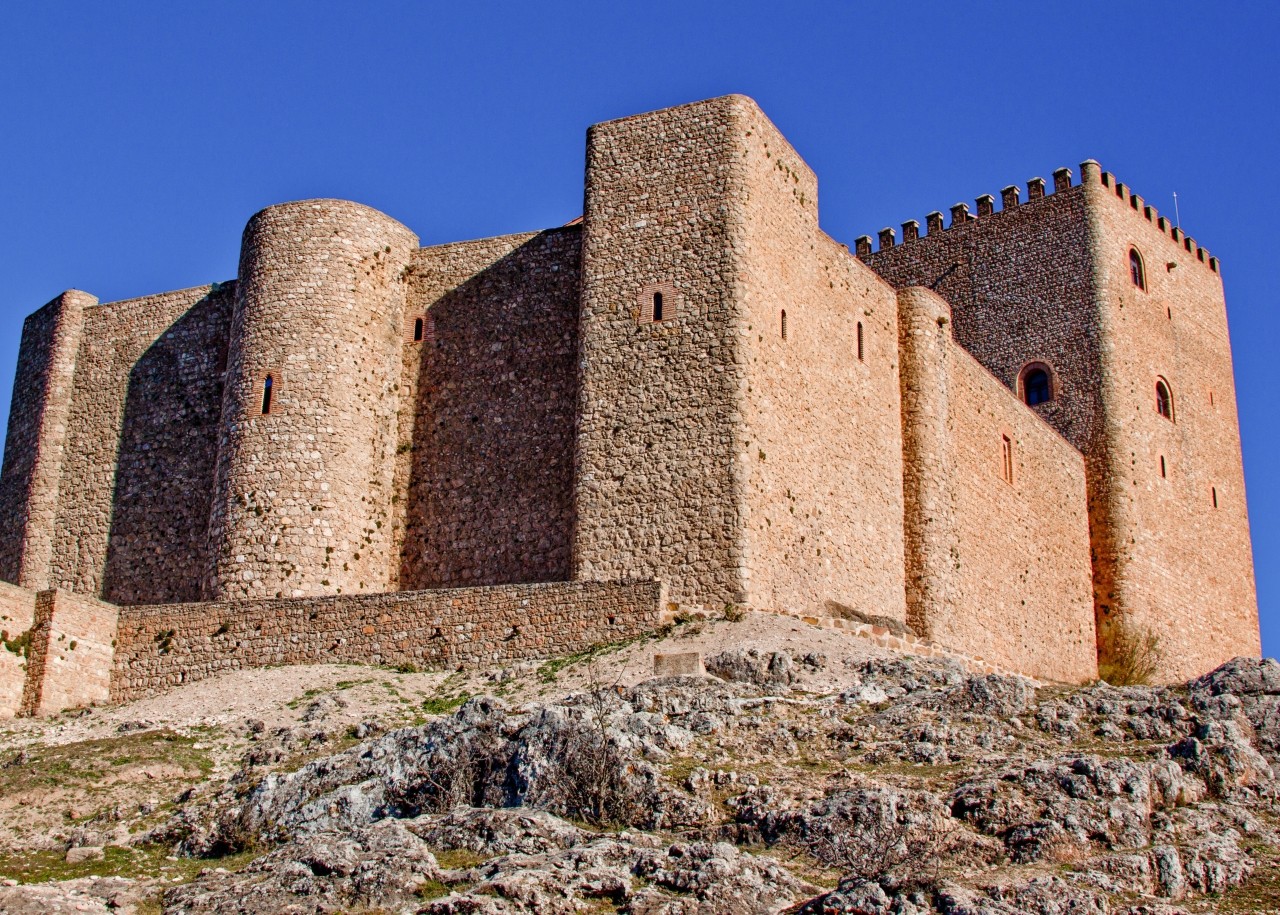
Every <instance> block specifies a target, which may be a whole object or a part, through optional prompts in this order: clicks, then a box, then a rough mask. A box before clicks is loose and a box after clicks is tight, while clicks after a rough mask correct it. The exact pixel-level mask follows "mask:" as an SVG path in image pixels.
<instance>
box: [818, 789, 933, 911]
mask: <svg viewBox="0 0 1280 915" xmlns="http://www.w3.org/2000/svg"><path fill="white" fill-rule="evenodd" d="M833 800H834V799H833ZM904 801H906V799H905V798H903V797H901V796H898V795H894V794H892V793H888V792H882V791H857V792H854V793H853V794H851V795H848V796H846V797H844V798H841V799H839V802H838V803H834V804H832V807H831V808H829V810H828V811H827V812H826V813H825V814H824V815H823V816H822V817H821V819H820V821H818V822H814V823H813V824H811V828H809V829H807V830H806V831H805V832H804V833H803V834H802V835H801V836H800V837H799V839H798V840H797V842H796V844H798V845H799V846H800V847H801V848H802V849H803V850H804V851H806V852H808V853H809V854H810V855H812V856H813V857H814V858H816V859H817V860H818V861H820V862H822V863H823V864H825V865H826V866H828V867H830V868H833V869H835V870H838V871H840V873H841V875H842V878H843V879H844V880H847V881H851V882H854V883H863V882H868V881H870V882H877V883H883V884H888V885H896V886H899V887H907V886H916V885H923V884H926V883H929V882H930V881H936V879H937V876H938V869H939V867H940V866H941V863H942V861H943V860H944V858H945V857H946V854H947V852H948V851H951V850H953V848H954V846H955V845H956V843H957V840H958V835H959V830H958V828H957V826H956V824H955V823H953V822H951V821H950V820H948V819H946V818H945V817H941V816H938V815H937V814H936V813H934V812H932V811H929V810H922V809H913V805H911V804H910V803H909V802H906V803H904Z"/></svg>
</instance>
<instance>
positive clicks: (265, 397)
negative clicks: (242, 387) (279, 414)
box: [262, 375, 276, 416]
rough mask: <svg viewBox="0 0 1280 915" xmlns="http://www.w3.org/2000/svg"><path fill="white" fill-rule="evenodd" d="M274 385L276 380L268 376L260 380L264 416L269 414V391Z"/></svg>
mask: <svg viewBox="0 0 1280 915" xmlns="http://www.w3.org/2000/svg"><path fill="white" fill-rule="evenodd" d="M275 385H276V380H275V379H274V378H273V377H271V376H270V375H268V376H267V377H266V378H264V379H263V380H262V415H263V416H266V415H267V414H268V413H270V412H271V389H272V388H274V387H275Z"/></svg>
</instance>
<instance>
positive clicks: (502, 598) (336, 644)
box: [111, 581, 665, 702]
mask: <svg viewBox="0 0 1280 915" xmlns="http://www.w3.org/2000/svg"><path fill="white" fill-rule="evenodd" d="M664 597H665V595H664V589H663V586H662V584H661V582H657V581H638V582H586V581H584V582H557V583H552V584H530V585H499V586H496V587H489V588H458V589H447V590H431V591H401V592H397V593H389V594H373V595H359V596H357V595H350V596H348V595H341V596H337V597H314V598H297V599H282V600H262V601H236V602H213V603H199V604H167V605H158V606H150V607H122V608H120V616H119V620H118V624H117V632H116V650H115V662H114V665H113V667H112V671H111V701H113V702H124V701H128V700H130V699H137V698H139V697H142V696H150V695H154V694H155V693H157V692H160V691H162V690H165V689H168V688H171V687H174V686H177V685H179V684H182V683H190V682H193V681H196V680H202V679H204V678H205V677H209V676H213V675H215V674H219V673H222V672H223V671H227V670H240V669H245V668H252V667H267V666H272V665H279V664H323V663H357V664H388V665H396V666H398V665H401V664H412V665H414V666H416V667H419V668H440V667H445V668H454V667H480V666H484V665H492V664H502V663H505V662H509V661H516V660H520V659H524V658H542V657H552V656H555V655H564V654H570V653H573V652H575V651H580V650H582V649H584V648H587V647H590V646H591V645H595V644H598V643H601V642H612V641H617V640H620V639H627V638H631V637H633V636H637V635H640V634H642V633H644V632H646V631H648V630H651V629H653V628H655V627H656V626H658V625H659V622H660V616H661V613H662V609H663V606H664Z"/></svg>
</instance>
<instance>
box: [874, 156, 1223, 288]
mask: <svg viewBox="0 0 1280 915" xmlns="http://www.w3.org/2000/svg"><path fill="white" fill-rule="evenodd" d="M1080 175H1081V180H1080V181H1079V182H1077V183H1075V184H1074V185H1073V184H1072V172H1071V169H1069V168H1065V167H1064V168H1059V169H1056V170H1054V172H1053V190H1052V192H1049V191H1048V189H1047V185H1046V182H1045V180H1044V179H1043V178H1038V177H1037V178H1031V179H1030V180H1028V181H1027V200H1026V202H1025V203H1023V202H1022V201H1021V200H1020V197H1021V190H1020V188H1019V187H1018V185H1016V184H1010V185H1008V186H1007V187H1004V188H1002V189H1001V190H1000V209H999V210H997V209H996V205H995V203H996V201H995V197H994V196H992V195H991V194H983V195H982V196H980V197H978V198H976V199H975V201H974V202H975V203H976V204H977V207H978V212H977V214H976V215H975V214H973V213H971V212H970V211H969V205H968V204H967V203H964V202H960V203H956V204H954V205H952V206H951V207H950V212H951V221H950V224H949V225H945V221H946V217H945V216H944V215H943V214H942V213H941V212H940V211H938V210H934V211H933V212H931V213H929V214H928V215H926V216H925V228H926V233H925V234H921V232H920V223H919V222H917V221H916V220H914V219H909V220H907V221H906V222H904V223H902V244H909V243H911V242H913V241H918V240H920V239H922V238H929V237H930V236H936V235H938V234H940V233H942V232H949V231H951V230H952V229H955V228H958V227H961V226H965V225H968V224H969V223H972V222H975V221H977V220H979V219H985V218H987V217H990V216H999V215H1000V214H1001V213H1005V212H1008V211H1010V210H1014V209H1017V208H1019V207H1023V206H1033V205H1035V204H1038V203H1040V202H1041V201H1044V200H1048V199H1052V198H1053V197H1056V196H1057V195H1058V194H1061V193H1063V192H1064V191H1069V190H1070V189H1071V188H1072V187H1082V186H1083V185H1085V184H1087V183H1090V182H1095V181H1096V182H1097V183H1099V184H1101V185H1102V186H1103V187H1105V188H1108V189H1110V190H1111V191H1112V192H1113V193H1115V195H1116V197H1117V198H1119V200H1120V201H1121V202H1123V203H1127V204H1128V205H1129V206H1130V207H1131V208H1132V209H1133V211H1134V212H1135V213H1136V214H1138V215H1139V216H1141V217H1143V218H1144V219H1145V220H1146V221H1147V222H1148V223H1150V224H1151V226H1152V227H1153V228H1155V229H1156V230H1157V231H1159V232H1160V233H1161V234H1162V235H1164V236H1165V238H1166V239H1168V240H1169V241H1170V242H1172V243H1173V244H1175V245H1178V246H1179V247H1180V248H1182V249H1183V250H1184V251H1186V253H1188V254H1191V255H1193V256H1194V257H1195V259H1196V260H1198V261H1199V262H1200V263H1202V264H1204V265H1205V266H1207V267H1208V268H1209V269H1210V270H1212V271H1213V272H1214V273H1218V272H1219V265H1218V259H1217V258H1216V257H1213V256H1212V255H1210V254H1209V251H1208V249H1207V248H1204V247H1202V246H1201V245H1199V244H1197V243H1196V241H1195V239H1193V238H1191V237H1190V236H1188V235H1187V234H1186V233H1184V232H1183V231H1182V229H1181V228H1179V227H1178V226H1176V225H1174V224H1173V223H1172V222H1171V221H1170V220H1168V219H1166V218H1165V217H1164V216H1161V215H1160V214H1159V213H1158V212H1157V211H1156V208H1155V207H1153V206H1151V205H1149V204H1147V203H1145V202H1144V201H1143V199H1142V198H1141V197H1140V196H1138V195H1137V194H1135V193H1133V191H1132V190H1131V189H1130V188H1129V187H1128V186H1126V185H1125V184H1123V183H1122V182H1120V181H1118V180H1116V177H1115V176H1114V175H1112V174H1111V173H1110V172H1105V171H1102V168H1101V166H1100V165H1098V163H1097V162H1096V161H1094V160H1093V159H1086V160H1085V161H1084V162H1082V163H1081V164H1080ZM876 236H877V239H878V242H879V244H878V247H877V248H875V249H874V251H873V249H872V245H871V236H870V235H860V236H858V238H857V239H856V240H855V241H854V253H855V254H857V255H858V257H867V256H870V255H871V254H872V253H875V252H879V251H886V250H888V249H890V248H893V247H896V246H897V245H898V233H897V231H896V230H895V229H893V228H892V227H890V226H886V227H885V228H883V229H881V230H880V231H879V232H877V233H876Z"/></svg>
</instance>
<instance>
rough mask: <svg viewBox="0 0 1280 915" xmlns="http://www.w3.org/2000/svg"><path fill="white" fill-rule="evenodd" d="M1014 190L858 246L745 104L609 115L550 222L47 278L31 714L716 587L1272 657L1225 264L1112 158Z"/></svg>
mask: <svg viewBox="0 0 1280 915" xmlns="http://www.w3.org/2000/svg"><path fill="white" fill-rule="evenodd" d="M1001 197H1002V201H1001V207H1000V208H999V210H997V209H996V206H995V200H994V198H993V197H991V196H983V197H980V198H978V200H977V213H976V216H975V215H973V214H971V213H970V212H969V209H968V207H967V206H966V205H964V204H959V205H957V206H955V207H952V208H951V214H950V224H949V225H944V217H943V216H942V214H941V213H932V214H930V215H929V216H928V219H927V227H926V228H927V231H926V232H925V233H924V234H922V233H921V230H920V227H919V225H918V224H917V223H916V222H914V221H912V222H908V223H905V224H904V225H903V227H902V229H903V238H902V241H901V243H898V240H897V238H896V233H895V232H894V231H893V230H892V229H885V230H883V231H882V232H880V234H879V245H878V249H877V250H873V249H872V244H871V240H870V238H867V237H863V238H860V239H858V240H857V244H856V246H855V250H854V251H853V252H850V251H849V250H848V248H847V247H846V246H844V245H841V244H839V243H837V242H836V241H834V240H832V239H831V238H830V237H828V236H827V235H826V234H824V233H823V231H822V230H821V229H820V228H819V225H818V209H817V180H816V178H815V176H814V174H813V172H812V171H811V170H810V168H809V167H808V166H807V165H806V164H805V162H804V161H803V160H802V159H801V158H800V156H799V155H797V154H796V152H795V150H793V149H792V148H791V146H790V145H789V144H788V143H787V141H786V140H785V139H784V138H783V137H782V135H781V134H780V133H779V132H778V131H777V129H776V128H775V127H774V126H773V125H772V124H771V123H770V122H769V121H768V119H767V118H766V117H765V116H764V115H763V113H762V112H761V111H760V110H759V108H758V107H757V106H756V105H755V104H754V103H753V102H752V101H751V100H749V99H747V98H744V97H741V96H728V97H724V98H718V99H712V100H709V101H704V102H699V103H696V104H691V105H685V106H682V107H677V108H671V109H666V110H661V111H656V112H652V113H648V114H642V115H637V116H634V117H629V118H623V119H621V120H616V121H610V122H607V123H603V124H597V125H595V126H594V127H592V128H591V129H590V130H589V132H588V137H587V162H586V188H585V204H584V207H585V208H584V213H583V217H582V218H581V220H575V221H574V222H573V223H571V224H569V225H567V226H563V227H560V228H556V229H550V230H547V231H543V232H534V233H527V234H521V235H512V236H504V237H498V238H489V239H483V240H479V241H470V242H459V243H456V244H446V245H440V246H436V247H427V248H423V247H419V245H418V239H417V237H416V236H415V235H414V234H413V232H412V231H410V230H409V229H408V228H406V227H405V226H403V225H401V224H400V223H398V222H396V221H395V220H394V219H391V218H390V217H388V216H385V215H383V214H382V213H379V212H377V211H375V210H372V209H369V208H367V207H364V206H361V205H358V204H355V203H350V202H346V201H338V200H308V201H300V202H295V203H285V204H280V205H278V206H272V207H268V208H267V209H265V210H263V211H261V212H260V213H258V214H257V215H256V216H254V217H253V218H252V219H251V220H250V221H249V224H248V226H247V228H246V229H245V232H244V238H243V243H242V248H241V257H240V268H239V275H238V277H237V278H236V279H235V280H234V281H230V282H226V283H215V284H213V285H212V286H201V287H198V288H195V289H187V290H181V291H178V292H168V293H162V294H158V295H152V296H146V297H144V298H140V299H133V300H129V301H122V302H113V303H103V304H99V303H98V302H97V300H96V299H95V298H93V297H92V296H90V295H88V294H86V293H84V292H78V291H69V292H65V293H63V294H62V295H60V296H58V297H57V298H56V299H54V300H53V301H52V302H50V303H49V304H48V305H46V306H44V307H43V308H41V309H40V310H38V311H37V312H35V313H34V314H33V315H31V316H30V317H29V318H28V319H27V321H26V324H25V326H24V330H23V337H22V348H21V354H20V358H19V365H18V371H17V379H16V383H15V387H14V395H13V406H12V411H11V414H10V420H9V429H8V438H7V441H6V446H5V452H4V468H3V475H2V476H0V578H3V579H4V580H6V581H7V582H11V583H12V584H13V585H14V586H16V587H6V588H5V589H4V592H3V594H0V624H4V625H5V626H7V628H8V631H9V635H8V638H9V640H10V641H12V639H13V638H14V633H18V632H23V631H27V632H29V633H30V634H31V636H32V638H33V641H32V649H31V652H30V654H31V657H30V659H29V661H28V663H27V669H26V670H25V673H23V674H22V675H21V676H22V678H23V679H22V680H21V681H19V680H18V677H19V674H17V673H13V674H11V676H10V681H11V687H10V689H9V693H10V696H11V699H10V705H11V706H14V707H18V706H22V707H24V708H25V709H26V710H28V711H40V710H42V709H43V710H49V709H51V708H54V707H57V706H58V705H59V704H61V705H66V704H74V703H75V702H77V701H86V700H101V699H104V698H127V697H129V696H131V695H137V694H141V693H142V692H145V691H148V690H153V689H156V688H161V687H163V686H164V685H168V684H171V683H174V682H180V681H181V680H182V679H186V678H190V677H192V676H203V675H206V674H207V673H209V672H213V671H216V670H218V669H222V668H225V667H230V666H244V665H252V664H255V663H282V662H288V661H290V660H305V659H324V658H326V657H341V658H347V659H353V658H354V659H373V660H382V661H384V662H385V661H386V660H387V659H388V658H391V659H395V658H410V659H417V660H420V661H422V662H424V663H431V662H448V663H453V662H454V661H456V660H458V659H459V658H462V659H464V660H465V659H468V658H469V659H471V660H472V661H474V662H476V663H483V662H486V661H487V660H495V659H501V658H504V657H512V656H517V655H518V654H520V653H521V652H523V653H525V654H536V653H537V652H539V651H542V652H545V651H548V650H552V649H561V648H564V647H566V646H572V645H574V644H579V643H582V642H584V641H586V642H589V641H590V640H596V639H601V638H606V637H609V636H611V635H626V634H628V633H633V632H635V631H639V629H642V628H644V627H645V626H650V625H653V624H654V623H655V621H656V620H657V619H658V618H659V617H660V616H661V614H663V613H664V612H666V613H670V612H671V611H672V610H673V609H676V608H681V607H703V608H710V609H714V610H718V609H720V608H721V607H723V606H724V605H726V604H736V605H745V606H748V607H752V608H758V609H772V610H783V611H789V612H794V613H798V614H800V615H803V616H809V617H812V618H824V619H841V620H845V621H850V625H851V626H858V625H861V626H862V627H863V629H866V628H867V626H870V627H871V629H872V630H874V631H875V633H877V634H878V635H886V634H888V635H890V636H893V635H896V636H898V637H904V638H906V639H908V640H909V641H911V642H913V643H918V644H920V645H929V646H937V647H938V648H939V649H940V650H948V651H954V652H956V653H959V654H962V655H964V656H967V657H970V658H981V659H983V660H984V661H986V662H989V663H991V664H993V665H998V666H1000V667H1002V668H1005V669H1010V670H1015V671H1020V672H1024V673H1027V674H1029V675H1032V676H1036V677H1041V678H1046V679H1052V680H1061V681H1072V682H1079V681H1083V680H1088V679H1091V678H1093V677H1096V676H1097V673H1098V669H1099V667H1098V665H1099V660H1100V659H1101V660H1102V661H1103V662H1104V663H1106V662H1107V661H1108V659H1109V658H1110V657H1111V656H1112V655H1114V654H1115V653H1116V652H1117V651H1123V650H1127V649H1126V648H1125V646H1126V645H1132V644H1133V643H1134V641H1135V639H1145V638H1147V637H1148V636H1149V635H1154V636H1157V637H1158V639H1159V647H1160V658H1161V666H1160V670H1159V676H1160V678H1161V679H1164V680H1176V679H1180V678H1184V677H1186V676H1189V675H1194V674H1198V673H1201V672H1204V671H1206V670H1208V669H1210V668H1212V667H1214V666H1215V665H1217V664H1218V663H1220V662H1221V661H1223V660H1226V659H1228V658H1230V657H1233V656H1235V655H1240V654H1245V655H1257V654H1258V653H1259V651H1260V642H1259V631H1258V619H1257V604H1256V596H1255V591H1254V583H1253V567H1252V558H1251V549H1250V540H1249V527H1248V519H1247V514H1246V507H1245V493H1244V478H1243V471H1242V465H1241V455H1240V443H1239V431H1238V424H1237V418H1236V406H1235V391H1234V385H1233V380H1232V368H1231V353H1230V346H1229V342H1228V336H1227V323H1226V313H1225V304H1224V299H1223V291H1222V282H1221V277H1220V275H1219V265H1218V261H1217V260H1216V259H1215V258H1213V257H1210V256H1209V255H1208V253H1207V252H1206V251H1205V249H1204V248H1202V247H1200V246H1199V245H1197V244H1196V243H1195V242H1193V241H1192V240H1191V239H1190V238H1188V237H1186V236H1184V235H1183V234H1182V232H1181V230H1180V229H1179V228H1178V227H1176V226H1172V225H1170V224H1169V222H1168V221H1167V220H1166V219H1165V218H1164V217H1161V216H1158V214H1157V213H1156V212H1155V211H1154V210H1153V209H1152V208H1151V207H1150V206H1147V205H1145V204H1144V203H1143V201H1142V199H1141V198H1140V197H1138V196H1136V195H1135V194H1133V193H1132V191H1131V190H1130V189H1129V188H1128V187H1126V186H1125V185H1123V184H1121V183H1119V182H1118V181H1117V180H1116V179H1115V178H1114V177H1112V176H1111V175H1109V174H1107V173H1105V172H1102V171H1101V170H1100V168H1099V166H1098V165H1097V163H1095V162H1092V161H1089V162H1085V163H1084V164H1083V165H1082V166H1081V169H1080V176H1079V181H1078V182H1077V183H1073V176H1072V174H1071V172H1070V171H1069V170H1068V169H1060V170H1059V171H1057V172H1055V173H1054V175H1053V185H1052V189H1050V188H1048V187H1046V185H1045V182H1044V181H1042V180H1040V179H1034V180H1032V181H1031V182H1029V183H1028V186H1027V199H1026V200H1022V199H1021V194H1020V191H1019V189H1018V188H1017V187H1012V186H1011V187H1007V188H1005V189H1004V190H1003V192H1002V194H1001ZM6 619H7V620H9V622H8V623H5V620H6ZM24 627H25V629H24ZM68 644H69V645H70V646H71V648H68V647H67V645H68ZM76 650H79V651H80V652H81V653H80V655H78V656H77V655H75V651H76ZM3 655H5V653H4V652H2V651H0V656H3ZM90 655H92V658H90ZM8 657H9V658H10V659H11V658H12V657H14V655H12V654H11V653H10V654H9V655H8ZM4 660H5V659H4V658H3V657H0V661H4ZM10 666H11V667H12V664H11V665H10ZM59 670H61V671H63V673H62V674H59V673H58V671H59ZM72 672H74V676H72ZM3 678H4V669H3V668H0V708H2V707H3V705H4V699H3V697H4V695H5V692H4V687H3ZM33 681H35V682H34V683H33ZM13 683H17V684H18V685H17V686H14V685H12V684H13ZM60 684H61V685H60ZM86 684H88V685H86ZM14 696H18V698H13V697H14ZM51 697H53V698H51Z"/></svg>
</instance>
